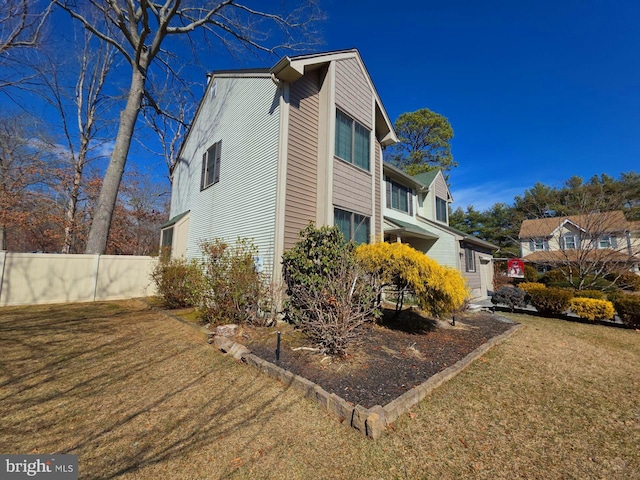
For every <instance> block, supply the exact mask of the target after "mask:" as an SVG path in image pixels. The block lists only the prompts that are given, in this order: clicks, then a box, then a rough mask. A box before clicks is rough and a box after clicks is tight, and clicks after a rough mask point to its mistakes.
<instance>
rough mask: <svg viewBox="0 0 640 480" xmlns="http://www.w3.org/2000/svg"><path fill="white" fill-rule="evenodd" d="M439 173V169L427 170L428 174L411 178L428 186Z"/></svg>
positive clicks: (424, 173) (423, 173)
mask: <svg viewBox="0 0 640 480" xmlns="http://www.w3.org/2000/svg"><path fill="white" fill-rule="evenodd" d="M439 172H440V170H439V169H437V170H429V171H428V172H422V173H419V174H417V175H413V178H415V179H416V180H417V181H419V182H420V183H422V184H423V185H426V186H429V185H431V184H432V183H433V181H434V180H435V179H436V177H437V176H438V173H439Z"/></svg>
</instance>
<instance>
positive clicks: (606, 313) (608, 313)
mask: <svg viewBox="0 0 640 480" xmlns="http://www.w3.org/2000/svg"><path fill="white" fill-rule="evenodd" d="M569 308H571V311H572V312H573V313H575V314H576V315H578V316H579V317H580V318H583V319H585V320H590V321H592V322H593V321H595V320H609V319H610V318H613V316H614V315H615V313H616V312H615V310H614V308H613V304H612V303H611V302H610V301H608V300H600V299H596V298H583V297H574V298H572V299H571V301H570V303H569Z"/></svg>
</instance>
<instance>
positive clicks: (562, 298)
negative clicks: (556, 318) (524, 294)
mask: <svg viewBox="0 0 640 480" xmlns="http://www.w3.org/2000/svg"><path fill="white" fill-rule="evenodd" d="M529 296H530V297H531V305H533V306H534V307H535V308H536V310H538V312H540V313H542V314H545V315H559V314H561V313H562V312H564V311H565V310H567V309H568V308H569V302H570V301H571V298H572V297H573V292H571V291H570V290H565V289H562V288H553V287H552V288H542V289H538V290H532V291H531V293H530V294H529Z"/></svg>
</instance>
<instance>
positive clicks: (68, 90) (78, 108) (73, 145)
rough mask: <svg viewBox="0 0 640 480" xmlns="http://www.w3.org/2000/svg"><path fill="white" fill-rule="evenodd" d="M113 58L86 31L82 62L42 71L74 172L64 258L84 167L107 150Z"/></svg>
mask: <svg viewBox="0 0 640 480" xmlns="http://www.w3.org/2000/svg"><path fill="white" fill-rule="evenodd" d="M113 54H114V50H113V47H111V45H109V44H106V43H104V42H99V43H98V44H97V46H96V44H95V42H92V35H91V33H89V32H88V31H85V33H84V38H83V45H82V50H80V51H79V53H78V55H77V56H72V58H71V59H69V61H59V60H58V59H49V61H48V62H47V64H45V65H44V66H43V67H41V68H39V72H40V78H41V81H42V82H43V83H44V85H45V87H46V88H45V89H44V92H43V95H44V97H45V99H46V100H47V102H48V103H50V104H51V105H52V106H53V108H54V109H55V111H56V112H57V114H58V118H59V119H60V127H61V134H62V137H63V138H64V143H65V146H64V151H61V152H60V156H61V157H65V160H67V162H66V163H67V165H68V167H69V169H70V172H69V173H68V179H65V180H66V181H65V182H64V183H65V184H64V185H62V188H63V190H64V191H65V193H66V195H65V196H66V197H67V199H66V207H65V212H64V240H63V242H62V253H71V246H72V243H73V239H74V233H75V226H76V220H77V219H76V212H77V209H78V201H79V198H80V193H81V188H82V180H83V174H84V170H85V167H86V166H87V164H88V163H89V162H90V161H91V160H92V159H94V158H95V156H96V153H95V152H96V151H97V150H99V149H100V148H101V147H102V146H103V144H104V140H100V139H99V138H98V133H99V132H100V130H101V128H102V127H104V124H105V123H106V122H107V119H106V116H107V113H108V109H109V104H110V103H111V102H110V100H111V99H110V98H109V97H108V96H106V95H105V94H104V92H103V91H104V87H105V83H106V80H107V75H108V74H109V71H110V69H111V65H112V63H113ZM54 147H55V146H53V145H52V148H54Z"/></svg>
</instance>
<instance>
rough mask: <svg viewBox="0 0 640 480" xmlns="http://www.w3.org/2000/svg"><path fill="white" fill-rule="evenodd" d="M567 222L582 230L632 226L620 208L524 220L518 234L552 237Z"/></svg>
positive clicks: (610, 229) (621, 229) (526, 236)
mask: <svg viewBox="0 0 640 480" xmlns="http://www.w3.org/2000/svg"><path fill="white" fill-rule="evenodd" d="M567 223H571V224H573V225H574V226H576V228H580V229H582V230H586V231H594V230H597V231H598V232H621V231H625V230H629V229H630V228H631V227H632V222H629V221H628V220H627V219H626V218H625V216H624V213H623V212H622V211H620V210H615V211H611V212H598V213H590V214H585V215H570V216H564V217H550V218H538V219H535V220H524V221H523V222H522V225H521V226H520V233H519V235H518V236H519V237H520V238H533V237H550V236H552V235H553V234H554V233H555V232H556V230H558V228H560V227H561V226H563V225H565V224H567Z"/></svg>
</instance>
